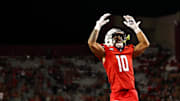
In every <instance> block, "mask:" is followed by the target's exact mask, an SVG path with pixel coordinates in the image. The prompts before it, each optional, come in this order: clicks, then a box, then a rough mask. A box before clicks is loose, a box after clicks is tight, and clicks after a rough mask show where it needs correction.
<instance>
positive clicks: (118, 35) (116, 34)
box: [104, 28, 126, 50]
mask: <svg viewBox="0 0 180 101" xmlns="http://www.w3.org/2000/svg"><path fill="white" fill-rule="evenodd" d="M104 41H105V44H106V45H107V46H115V47H116V48H119V49H121V50H122V49H124V47H125V45H126V35H125V33H124V32H123V31H122V30H120V29H117V28H112V29H110V30H109V31H108V32H107V34H106V36H105V40H104Z"/></svg>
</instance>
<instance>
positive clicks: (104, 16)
mask: <svg viewBox="0 0 180 101" xmlns="http://www.w3.org/2000/svg"><path fill="white" fill-rule="evenodd" d="M110 15H111V14H110V13H106V14H104V15H103V16H101V18H100V20H101V21H102V20H104V19H106V18H107V17H108V16H110Z"/></svg>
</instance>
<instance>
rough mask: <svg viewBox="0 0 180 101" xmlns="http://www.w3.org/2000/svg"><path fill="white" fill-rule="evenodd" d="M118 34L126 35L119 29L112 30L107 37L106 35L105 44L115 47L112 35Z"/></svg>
mask: <svg viewBox="0 0 180 101" xmlns="http://www.w3.org/2000/svg"><path fill="white" fill-rule="evenodd" d="M116 32H120V33H123V34H125V33H124V32H123V31H122V30H120V29H118V28H112V29H110V30H109V31H108V32H107V33H106V35H105V39H104V42H105V43H104V44H105V45H107V46H113V43H114V42H113V40H112V34H114V33H116Z"/></svg>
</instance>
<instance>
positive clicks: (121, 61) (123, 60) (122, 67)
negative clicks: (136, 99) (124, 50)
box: [116, 55, 129, 72]
mask: <svg viewBox="0 0 180 101" xmlns="http://www.w3.org/2000/svg"><path fill="white" fill-rule="evenodd" d="M116 59H117V61H118V66H119V72H122V71H124V72H127V71H129V65H128V60H127V57H126V55H116Z"/></svg>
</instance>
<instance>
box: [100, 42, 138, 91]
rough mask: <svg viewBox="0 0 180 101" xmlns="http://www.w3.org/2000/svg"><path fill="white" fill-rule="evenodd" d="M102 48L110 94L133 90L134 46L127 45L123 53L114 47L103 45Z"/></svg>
mask: <svg viewBox="0 0 180 101" xmlns="http://www.w3.org/2000/svg"><path fill="white" fill-rule="evenodd" d="M103 47H104V49H105V62H104V63H103V65H104V68H105V70H106V73H107V76H108V80H109V83H110V86H111V93H116V92H119V91H121V90H127V89H135V79H134V71H133V61H132V58H133V51H134V46H133V45H132V44H130V45H127V46H125V48H124V50H123V51H120V50H118V49H117V48H115V47H114V46H112V47H108V46H106V45H103Z"/></svg>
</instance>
